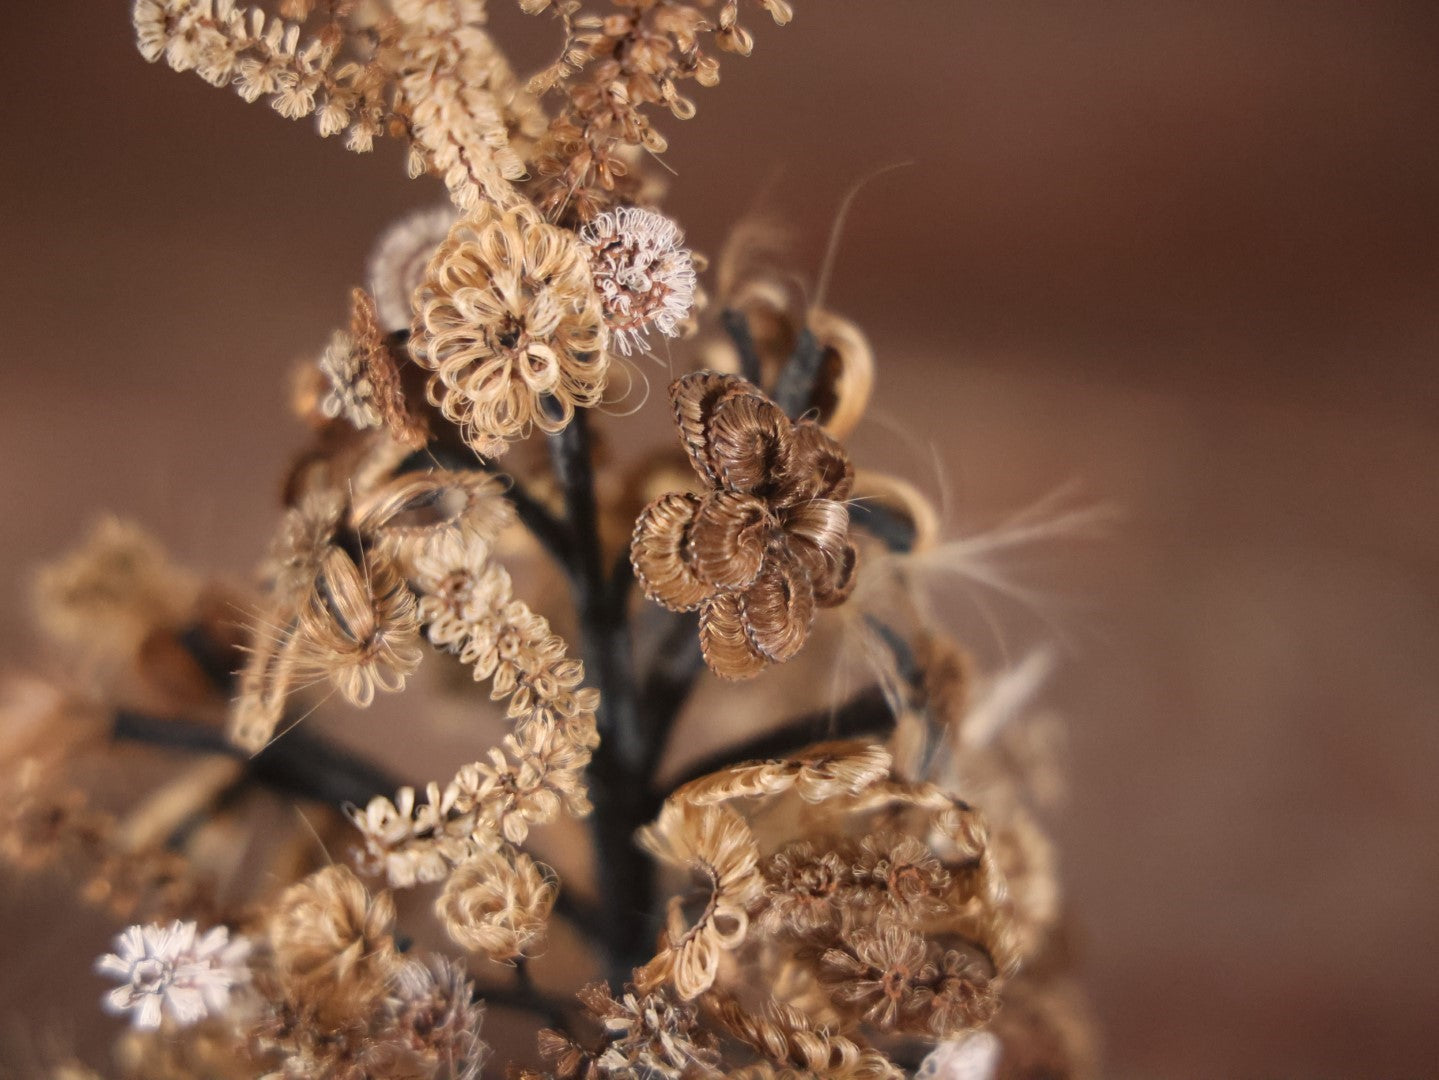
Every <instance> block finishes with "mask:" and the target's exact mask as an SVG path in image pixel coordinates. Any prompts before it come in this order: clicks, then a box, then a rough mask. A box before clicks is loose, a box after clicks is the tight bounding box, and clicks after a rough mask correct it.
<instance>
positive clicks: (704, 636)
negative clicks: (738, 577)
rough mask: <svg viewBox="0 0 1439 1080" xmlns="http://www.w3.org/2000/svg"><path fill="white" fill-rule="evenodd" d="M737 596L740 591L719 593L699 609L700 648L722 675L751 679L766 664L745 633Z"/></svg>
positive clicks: (707, 660)
mask: <svg viewBox="0 0 1439 1080" xmlns="http://www.w3.org/2000/svg"><path fill="white" fill-rule="evenodd" d="M739 598H740V594H739V593H720V594H719V595H718V596H714V597H711V598H710V599H709V600H707V601H705V605H704V608H703V609H702V610H701V611H700V651H701V652H703V653H704V658H705V663H706V664H708V665H709V666H710V670H711V671H713V672H714V673H715V674H716V675H718V676H719V677H720V678H722V679H750V678H753V677H754V676H756V675H758V674H759V673H760V672H761V671H763V670H764V669H765V668H766V667H767V666H769V661H767V660H766V659H765V658H764V657H763V656H761V655H760V654H759V653H757V652H756V651H755V649H754V646H753V645H751V644H750V640H749V636H748V635H747V634H746V633H745V628H744V621H743V619H742V618H741V617H740V599H739Z"/></svg>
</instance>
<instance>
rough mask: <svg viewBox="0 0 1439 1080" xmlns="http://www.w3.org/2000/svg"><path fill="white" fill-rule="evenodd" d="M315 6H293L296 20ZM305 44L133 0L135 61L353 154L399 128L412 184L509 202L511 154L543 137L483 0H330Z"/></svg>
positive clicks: (290, 36)
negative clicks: (311, 125) (170, 71)
mask: <svg viewBox="0 0 1439 1080" xmlns="http://www.w3.org/2000/svg"><path fill="white" fill-rule="evenodd" d="M314 7H315V5H307V4H290V5H288V13H289V14H291V15H293V16H294V17H296V18H298V19H300V20H305V19H307V18H308V17H309V16H310V15H311V14H312V12H313V9H314ZM324 7H325V8H326V10H327V13H328V17H327V18H326V19H325V20H324V21H323V22H322V23H321V24H320V25H319V26H318V27H317V28H316V29H315V31H314V33H313V34H312V35H310V36H308V37H304V36H302V28H301V26H300V24H299V23H291V22H286V21H284V20H283V19H281V18H273V17H271V16H269V15H267V14H266V13H265V12H264V11H263V10H261V9H260V8H259V7H254V6H248V7H247V6H244V5H242V4H239V3H237V2H236V0H136V3H135V6H134V10H133V20H134V25H135V35H136V40H137V42H138V44H139V47H140V52H141V54H142V55H143V56H144V57H145V59H147V60H150V61H152V62H154V61H158V60H160V59H162V58H163V59H164V60H165V62H166V63H168V64H169V66H170V67H172V68H174V69H175V70H176V71H194V72H196V73H197V74H198V75H199V76H200V77H201V78H203V79H204V80H205V81H206V82H209V83H211V84H213V85H215V86H225V85H227V84H233V85H234V87H235V89H236V90H237V92H238V93H239V94H240V95H241V96H242V97H243V98H245V99H246V100H247V101H256V100H258V99H260V98H262V97H263V98H266V99H268V100H269V102H270V104H271V105H272V106H273V107H274V108H275V110H276V111H277V112H278V113H280V114H281V115H282V116H285V117H287V118H289V119H292V120H297V119H300V118H302V117H306V116H311V115H313V116H314V117H315V118H316V121H317V124H318V126H319V131H320V134H321V135H324V136H331V135H339V134H341V133H344V134H345V137H346V138H345V141H346V145H347V146H348V147H349V148H350V149H351V150H356V151H361V152H363V151H368V150H369V149H371V148H372V147H373V145H374V141H375V139H376V138H377V137H379V136H381V135H384V134H386V133H402V134H404V135H405V136H406V137H407V138H408V139H409V142H410V172H411V174H412V175H416V176H418V175H420V174H421V173H425V172H431V173H434V174H436V175H438V176H440V177H441V178H442V179H443V180H444V181H445V184H446V186H447V187H448V188H449V190H450V194H451V197H452V198H453V199H454V201H455V203H456V204H457V205H459V206H461V207H464V208H469V207H472V206H474V205H475V204H476V203H477V202H479V201H480V200H481V199H491V200H498V201H508V200H510V199H513V197H514V193H513V186H512V185H513V182H514V181H516V180H518V179H520V178H521V177H522V176H523V175H524V171H525V168H524V164H523V162H522V160H521V158H520V156H519V154H518V153H517V152H516V150H515V149H514V148H513V147H512V146H511V140H512V139H519V140H521V141H523V140H524V139H525V138H532V137H534V136H535V135H538V134H539V132H540V131H541V130H543V124H544V120H543V118H542V116H540V114H539V113H538V111H537V108H536V105H535V102H534V100H533V98H532V97H531V96H530V95H529V94H527V93H526V92H525V91H524V90H523V88H522V87H520V85H519V84H518V82H517V81H516V79H515V77H514V74H513V72H512V71H511V70H510V68H509V65H508V63H507V62H506V61H505V59H504V57H503V55H502V54H501V53H500V52H499V50H498V49H497V48H496V47H495V44H494V42H493V40H492V39H491V38H490V36H489V34H488V32H487V31H486V30H485V23H486V14H485V5H484V3H483V0H389V2H387V3H379V4H327V5H324Z"/></svg>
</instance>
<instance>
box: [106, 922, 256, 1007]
mask: <svg viewBox="0 0 1439 1080" xmlns="http://www.w3.org/2000/svg"><path fill="white" fill-rule="evenodd" d="M249 954H250V943H249V941H247V940H246V939H245V938H243V937H238V936H237V937H235V938H234V939H233V940H232V939H231V938H230V931H229V930H228V929H226V928H225V927H223V926H217V927H215V928H214V929H213V930H209V931H206V932H205V934H203V935H198V934H197V929H196V926H195V924H194V923H193V922H180V921H178V920H177V921H175V922H172V923H170V924H169V925H168V926H166V925H164V924H161V923H150V924H149V925H148V926H131V927H129V928H128V929H126V930H125V931H124V932H123V933H121V934H120V935H119V936H118V937H116V938H115V951H114V952H113V953H109V954H107V955H105V956H102V957H100V959H99V960H97V961H96V962H95V970H96V971H97V972H99V973H100V974H102V975H108V976H110V977H112V978H115V979H118V980H119V981H120V982H121V983H122V984H123V985H121V986H119V987H117V988H116V989H114V990H112V991H110V993H108V994H107V995H105V999H104V1004H105V1009H106V1011H107V1012H111V1013H115V1014H123V1013H133V1014H134V1015H133V1017H132V1018H131V1020H132V1022H133V1024H134V1026H135V1027H137V1028H144V1029H150V1030H153V1029H155V1028H158V1027H159V1026H160V1020H161V1015H162V1011H163V1013H165V1014H168V1015H169V1016H170V1018H171V1019H172V1020H174V1021H175V1023H177V1024H179V1025H180V1026H182V1027H185V1026H188V1025H190V1024H193V1023H195V1022H196V1021H197V1020H202V1019H204V1018H205V1017H206V1016H210V1015H212V1014H215V1013H219V1012H223V1011H224V1010H225V1009H226V1008H227V1007H228V1006H229V1004H230V992H231V991H232V990H233V989H234V988H235V987H237V986H239V985H241V984H242V983H245V982H247V981H248V980H249V978H250V972H249V969H248V968H247V967H246V966H245V959H246V957H248V956H249Z"/></svg>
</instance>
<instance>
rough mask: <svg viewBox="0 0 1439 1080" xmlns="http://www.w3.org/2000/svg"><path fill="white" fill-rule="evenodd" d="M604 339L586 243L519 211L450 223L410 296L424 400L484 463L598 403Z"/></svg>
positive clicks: (481, 213) (483, 213) (413, 348)
mask: <svg viewBox="0 0 1439 1080" xmlns="http://www.w3.org/2000/svg"><path fill="white" fill-rule="evenodd" d="M607 342H608V333H607V329H606V323H605V317H604V311H603V309H602V307H601V303H600V298H599V295H598V293H597V292H596V291H595V287H594V282H593V281H592V279H591V276H590V269H589V263H588V259H587V255H586V250H585V248H584V247H583V245H581V243H580V242H579V240H578V238H577V237H576V236H575V234H574V233H572V232H569V231H568V230H565V229H561V228H558V227H556V226H554V225H550V224H548V223H547V222H545V221H543V220H541V219H540V217H539V215H538V214H537V213H536V212H535V211H533V210H532V209H529V208H527V207H523V206H521V207H515V208H512V209H510V210H507V211H504V212H499V211H489V210H484V209H481V210H478V211H476V212H475V213H474V214H472V215H471V216H470V217H469V218H466V219H464V220H462V221H460V222H458V223H457V224H456V225H455V227H454V228H453V229H451V231H450V234H449V237H448V238H447V239H446V241H445V242H444V244H443V245H441V247H440V249H439V250H438V251H437V252H436V253H435V256H434V258H433V259H432V260H431V262H430V266H429V269H428V270H427V272H426V274H425V279H424V282H423V284H422V285H421V286H420V289H419V291H418V292H417V293H416V295H415V324H414V329H413V332H412V334H411V337H410V352H411V355H412V356H413V357H414V359H415V362H416V363H417V364H419V365H420V366H421V367H423V368H425V369H426V370H427V371H429V372H431V373H432V374H431V376H430V384H429V394H430V399H431V401H433V402H434V403H435V404H436V405H438V406H439V408H440V411H441V412H442V413H444V415H445V418H446V419H447V420H449V421H451V422H452V423H454V424H457V425H459V428H460V431H461V432H462V434H463V435H464V438H465V441H466V442H468V443H469V444H470V446H471V447H472V448H473V449H474V450H475V452H476V453H478V454H480V455H482V456H485V457H493V456H495V455H497V454H501V453H503V452H504V451H505V449H506V447H507V445H508V443H509V442H510V441H512V440H514V439H517V438H520V437H522V436H524V435H526V434H528V433H529V431H530V430H531V428H538V429H539V430H541V431H546V432H555V431H559V430H561V429H563V428H564V427H565V426H566V425H567V424H569V422H570V420H571V419H572V418H573V417H574V414H575V409H577V408H587V407H590V406H593V405H597V404H598V403H599V401H600V397H601V395H602V394H603V392H604V388H605V382H606V378H607V375H608V371H609V354H608V353H607V352H606V344H607Z"/></svg>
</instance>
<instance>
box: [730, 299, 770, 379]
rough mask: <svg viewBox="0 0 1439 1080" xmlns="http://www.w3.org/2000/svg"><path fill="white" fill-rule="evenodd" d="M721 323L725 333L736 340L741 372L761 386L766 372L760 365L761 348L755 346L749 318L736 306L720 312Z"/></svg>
mask: <svg viewBox="0 0 1439 1080" xmlns="http://www.w3.org/2000/svg"><path fill="white" fill-rule="evenodd" d="M720 325H721V326H723V327H724V331H725V333H726V334H728V335H729V336H730V340H731V341H733V342H734V347H735V351H736V352H738V353H739V371H740V374H741V375H743V376H744V377H745V378H746V379H748V380H749V381H750V382H752V383H754V384H755V385H756V386H759V385H760V379H761V378H762V377H763V374H764V373H763V370H762V368H761V365H760V359H759V350H758V349H757V348H755V343H754V333H753V332H752V331H751V330H750V326H749V320H748V319H746V318H745V317H744V314H743V313H742V312H738V311H736V310H735V309H734V308H725V309H724V310H723V311H721V312H720Z"/></svg>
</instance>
